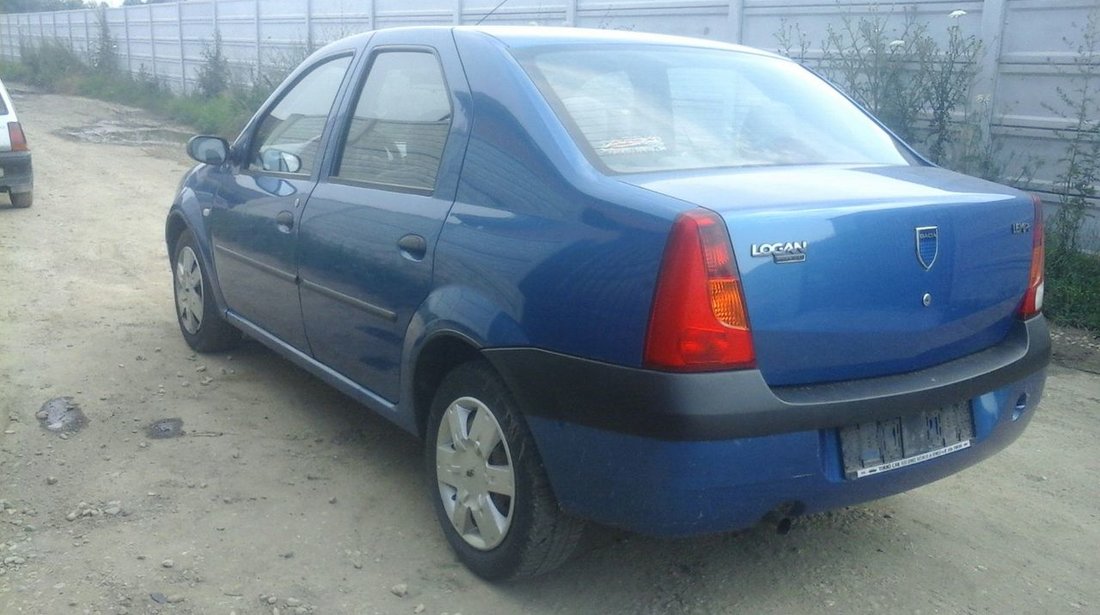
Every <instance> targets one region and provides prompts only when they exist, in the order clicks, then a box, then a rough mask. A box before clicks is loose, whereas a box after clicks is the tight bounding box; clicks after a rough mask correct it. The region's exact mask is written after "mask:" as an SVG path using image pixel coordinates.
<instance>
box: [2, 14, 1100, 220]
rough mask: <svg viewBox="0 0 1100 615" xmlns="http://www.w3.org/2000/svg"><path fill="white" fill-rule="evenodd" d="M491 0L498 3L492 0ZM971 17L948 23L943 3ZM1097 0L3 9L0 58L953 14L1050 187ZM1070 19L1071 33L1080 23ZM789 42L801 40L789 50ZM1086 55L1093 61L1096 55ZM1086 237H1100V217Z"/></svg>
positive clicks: (264, 57)
mask: <svg viewBox="0 0 1100 615" xmlns="http://www.w3.org/2000/svg"><path fill="white" fill-rule="evenodd" d="M498 5H499V6H498ZM958 10H962V11H965V12H966V15H965V16H964V17H962V18H958V19H956V20H953V19H952V18H951V17H950V14H951V13H952V12H953V11H958ZM1096 10H1100V0H901V1H881V0H880V1H878V2H873V1H871V2H858V1H847V0H846V1H844V2H837V1H836V0H510V1H509V2H506V3H504V4H503V5H500V3H499V0H417V1H415V2H410V1H409V0H262V1H261V0H189V1H188V2H182V3H174V4H154V5H136V6H126V7H122V8H115V9H106V10H102V11H96V10H84V11H64V12H56V13H32V14H14V15H0V59H2V60H8V61H11V60H17V59H18V58H19V54H20V47H21V45H38V44H41V43H42V42H43V41H47V40H54V41H57V42H59V43H61V44H63V45H66V46H67V47H69V48H70V49H72V50H73V51H74V52H75V53H77V55H79V56H81V57H83V58H85V59H88V60H90V59H91V58H92V56H93V52H94V50H95V49H96V47H97V45H98V44H99V38H100V35H99V28H100V21H99V20H100V19H103V20H105V23H106V25H107V27H108V31H109V33H110V36H111V38H112V40H113V42H114V44H115V51H116V52H117V58H118V63H119V66H120V67H121V68H123V69H124V70H127V71H129V72H131V73H133V74H138V73H140V72H142V71H144V74H146V75H148V76H150V77H152V78H155V79H157V80H159V81H161V82H162V83H164V84H166V85H168V86H169V87H171V88H173V89H175V90H176V91H184V92H192V91H194V89H195V87H196V79H197V76H198V74H199V71H200V69H201V67H202V66H203V62H204V53H206V52H207V51H208V50H209V49H210V48H211V45H212V44H213V40H214V36H215V32H217V33H220V35H221V39H222V52H223V53H224V54H225V57H226V58H227V59H228V61H229V64H230V67H231V69H232V72H233V74H234V75H235V77H236V78H237V79H240V80H243V81H247V80H250V79H255V78H257V76H258V75H260V74H266V73H264V71H265V70H266V71H268V73H275V72H278V70H277V69H282V68H288V66H287V65H291V64H294V63H296V62H297V61H298V60H299V59H300V58H302V57H303V56H304V55H305V54H306V52H307V51H308V50H310V49H315V48H317V47H319V46H321V45H323V44H325V43H327V42H331V41H333V40H336V39H338V38H342V37H344V36H347V35H350V34H355V33H358V32H364V31H367V30H370V29H375V28H388V27H396V26H412V25H429V24H473V23H478V22H484V23H487V24H512V25H528V24H532V25H536V24H537V25H544V26H546V25H567V26H573V25H575V26H585V27H594V28H612V29H623V30H636V31H644V32H658V33H664V34H682V35H687V36H696V37H703V38H710V39H717V40H726V41H732V42H742V43H744V44H747V45H751V46H755V47H760V48H763V49H768V50H772V51H775V50H778V48H779V42H778V40H777V37H776V34H777V33H778V32H780V30H781V29H783V28H784V27H785V26H789V25H793V24H797V25H798V27H799V28H800V29H801V30H802V32H803V33H804V35H805V37H806V39H807V40H808V41H809V43H810V45H809V49H808V55H809V56H810V57H814V56H815V55H820V53H821V50H820V45H821V41H822V40H823V39H824V37H825V35H826V31H827V28H828V27H829V26H830V25H832V27H834V28H837V27H839V26H840V25H842V21H843V19H844V18H845V17H847V18H849V19H858V18H859V17H860V16H864V15H868V14H870V13H871V12H872V11H876V12H877V13H878V14H886V15H890V16H891V20H892V23H893V24H900V23H901V19H902V16H903V15H904V14H905V13H906V12H912V13H913V14H915V16H916V17H917V18H918V19H919V20H920V21H921V22H923V23H926V24H928V31H929V33H931V34H934V35H936V34H938V35H940V36H946V31H947V27H948V26H949V25H953V24H957V25H959V26H960V28H961V29H962V31H963V33H964V34H974V35H975V36H978V37H979V38H981V40H982V42H983V48H984V53H983V55H982V57H981V59H980V60H979V64H980V66H979V67H978V68H979V76H980V79H979V81H978V83H977V84H976V89H977V92H976V94H978V95H981V96H984V97H985V98H984V100H985V101H986V104H989V105H991V109H992V117H993V125H992V127H991V129H992V131H993V133H994V134H996V135H997V136H999V137H1000V138H1001V142H1002V143H1003V146H1004V150H1005V153H1007V154H1008V157H1009V158H1010V164H1009V169H1008V172H1007V175H1008V176H1012V175H1014V174H1016V173H1018V172H1019V170H1020V168H1021V167H1023V166H1024V165H1025V164H1026V163H1034V162H1035V161H1044V164H1042V166H1041V167H1040V168H1039V171H1038V173H1037V175H1036V177H1035V183H1034V186H1035V187H1037V188H1039V189H1046V190H1050V189H1052V184H1053V183H1054V181H1055V179H1056V177H1057V175H1058V173H1059V172H1061V167H1060V165H1059V162H1058V161H1059V159H1060V158H1061V157H1062V155H1063V153H1064V151H1065V147H1066V144H1065V141H1064V139H1063V136H1064V135H1063V134H1062V133H1060V132H1059V131H1060V129H1065V128H1068V127H1070V126H1071V125H1072V122H1071V121H1070V120H1068V119H1066V117H1065V116H1066V115H1067V114H1068V111H1069V110H1067V109H1065V108H1064V105H1063V104H1062V103H1061V101H1060V100H1059V99H1058V97H1057V95H1056V91H1057V89H1058V88H1059V87H1060V88H1062V89H1064V90H1071V89H1072V88H1073V87H1074V83H1075V82H1074V80H1073V77H1072V73H1073V72H1074V70H1077V67H1076V66H1075V62H1077V61H1079V60H1080V58H1078V55H1077V53H1076V52H1075V50H1074V49H1072V47H1071V45H1070V44H1069V43H1068V42H1067V41H1068V40H1071V39H1080V34H1081V32H1080V30H1079V28H1080V27H1081V25H1082V24H1084V23H1085V21H1086V18H1087V16H1088V14H1089V12H1090V11H1096ZM1075 28H1078V30H1075ZM796 50H797V49H796ZM1091 61H1092V62H1094V63H1097V62H1100V57H1093V58H1092V60H1091ZM1093 224H1094V227H1093V228H1091V229H1088V230H1087V233H1086V234H1089V235H1092V236H1095V237H1100V228H1097V227H1096V226H1095V224H1096V221H1095V220H1094V221H1093Z"/></svg>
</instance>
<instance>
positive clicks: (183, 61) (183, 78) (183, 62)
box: [176, 2, 187, 96]
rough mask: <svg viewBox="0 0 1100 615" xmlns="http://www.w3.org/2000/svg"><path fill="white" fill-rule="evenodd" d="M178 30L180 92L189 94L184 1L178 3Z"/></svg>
mask: <svg viewBox="0 0 1100 615" xmlns="http://www.w3.org/2000/svg"><path fill="white" fill-rule="evenodd" d="M176 32H177V33H178V34H179V43H180V94H183V95H184V96H186V95H187V56H186V55H185V54H184V46H183V3H182V2H177V3H176Z"/></svg>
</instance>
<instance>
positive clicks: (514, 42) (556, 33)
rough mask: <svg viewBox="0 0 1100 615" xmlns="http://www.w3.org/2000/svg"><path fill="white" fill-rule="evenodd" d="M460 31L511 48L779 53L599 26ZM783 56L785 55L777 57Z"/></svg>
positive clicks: (464, 28)
mask: <svg viewBox="0 0 1100 615" xmlns="http://www.w3.org/2000/svg"><path fill="white" fill-rule="evenodd" d="M453 29H454V30H455V31H456V32H479V33H482V34H485V35H487V36H491V37H493V38H495V39H497V40H499V41H500V42H502V43H504V44H505V45H507V46H509V47H514V48H522V47H535V46H545V45H558V44H560V45H587V44H606V45H614V44H627V45H661V46H668V47H697V48H701V49H723V50H728V51H742V52H748V53H755V54H761V55H775V54H772V53H768V52H766V51H761V50H759V49H755V48H752V47H745V46H742V45H735V44H732V43H725V42H722V41H714V40H709V39H702V38H692V37H688V36H673V35H669V34H655V33H652V32H635V31H632V30H603V29H597V28H570V27H563V26H453ZM776 57H781V56H776Z"/></svg>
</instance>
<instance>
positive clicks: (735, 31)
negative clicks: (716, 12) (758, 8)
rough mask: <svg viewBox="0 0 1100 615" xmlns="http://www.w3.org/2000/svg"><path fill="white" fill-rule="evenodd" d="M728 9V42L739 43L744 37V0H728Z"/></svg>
mask: <svg viewBox="0 0 1100 615" xmlns="http://www.w3.org/2000/svg"><path fill="white" fill-rule="evenodd" d="M729 11H730V14H729V31H730V34H729V37H730V42H732V43H740V42H741V41H742V40H743V38H744V36H743V35H744V32H743V30H744V27H745V0H730V5H729Z"/></svg>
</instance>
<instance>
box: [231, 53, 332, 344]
mask: <svg viewBox="0 0 1100 615" xmlns="http://www.w3.org/2000/svg"><path fill="white" fill-rule="evenodd" d="M350 63H351V56H350V55H343V56H337V57H334V58H327V59H324V60H321V61H320V62H318V63H317V64H315V65H314V66H313V67H312V68H310V69H308V70H306V71H304V72H303V74H302V76H301V77H300V78H299V79H298V80H297V82H296V83H295V84H294V85H293V86H291V87H290V88H289V89H287V90H285V92H284V93H283V95H282V96H281V97H280V99H279V101H278V102H277V103H276V104H275V105H274V106H273V107H271V108H270V109H269V110H268V111H267V112H266V113H265V115H264V116H263V117H262V119H261V120H260V121H259V122H258V124H256V130H255V131H254V132H253V133H252V137H251V139H250V140H249V141H248V144H247V152H246V154H245V155H244V156H243V159H242V160H241V161H240V162H239V164H240V167H239V169H235V171H236V172H235V173H233V174H232V176H230V177H228V178H227V180H226V183H225V184H224V185H222V186H221V187H220V189H219V191H218V196H219V199H218V201H219V203H218V206H217V207H214V208H212V209H211V213H210V229H211V234H212V239H213V245H214V263H215V267H216V268H217V272H218V279H219V281H220V285H221V288H222V292H223V294H224V296H225V301H226V303H227V304H228V307H229V309H230V311H232V312H234V313H236V314H237V315H239V316H241V317H243V318H245V319H247V320H249V321H250V322H252V323H253V324H255V325H257V326H259V327H261V328H263V329H265V330H267V331H268V332H269V333H271V334H273V335H275V336H276V337H278V338H280V339H282V340H283V341H285V342H287V343H288V344H290V345H292V346H294V347H296V348H299V349H301V350H308V345H307V343H306V338H305V331H304V328H303V326H302V311H301V304H300V302H299V298H298V277H297V276H298V272H297V249H296V241H297V228H296V225H297V220H298V217H299V216H300V212H301V209H302V207H303V206H304V205H305V203H306V200H307V199H308V198H309V194H310V192H311V191H312V190H313V187H314V186H315V185H316V180H315V177H316V176H315V171H316V170H317V167H318V164H319V163H320V160H321V142H322V136H323V135H324V129H325V126H326V124H327V121H328V117H329V112H330V110H331V109H332V106H333V101H335V100H336V95H337V93H338V92H339V89H340V85H341V83H342V82H343V80H344V77H345V75H346V73H347V69H348V66H349V65H350Z"/></svg>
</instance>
